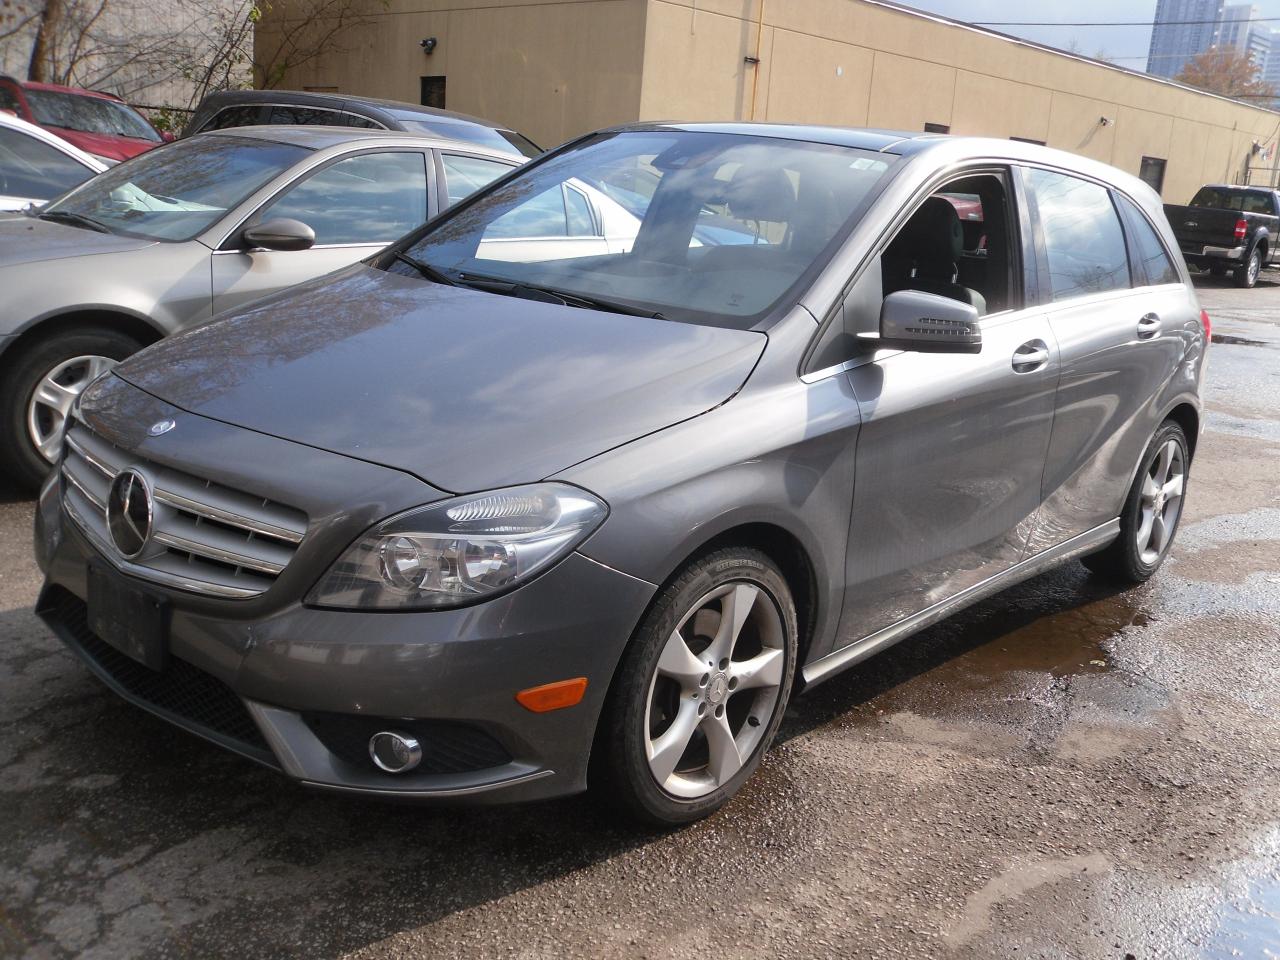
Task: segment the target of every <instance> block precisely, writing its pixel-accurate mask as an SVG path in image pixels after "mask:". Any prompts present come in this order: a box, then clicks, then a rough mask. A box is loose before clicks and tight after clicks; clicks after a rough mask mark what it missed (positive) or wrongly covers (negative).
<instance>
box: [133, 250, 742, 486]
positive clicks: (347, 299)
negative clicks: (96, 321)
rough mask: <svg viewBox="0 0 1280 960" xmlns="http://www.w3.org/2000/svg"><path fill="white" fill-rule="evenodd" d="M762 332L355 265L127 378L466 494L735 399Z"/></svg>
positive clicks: (160, 347)
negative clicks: (485, 290)
mask: <svg viewBox="0 0 1280 960" xmlns="http://www.w3.org/2000/svg"><path fill="white" fill-rule="evenodd" d="M765 342H766V338H765V336H764V335H763V334H760V333H752V332H747V331H740V330H726V329H718V328H713V327H706V326H696V325H692V324H684V323H673V322H668V321H663V320H655V319H649V318H645V317H629V316H621V315H617V314H608V313H601V312H597V311H594V310H584V309H577V308H571V307H563V306H559V305H557V304H548V303H540V302H535V301H531V300H521V299H515V298H512V297H504V296H499V295H496V294H491V293H483V292H479V291H475V290H468V289H464V288H460V287H446V286H439V285H437V284H433V283H428V282H425V281H422V280H418V279H411V278H407V277H402V276H397V275H395V274H389V273H385V272H383V271H380V270H374V269H372V268H369V267H365V266H363V265H357V266H355V267H352V268H350V269H347V270H344V271H342V272H340V273H337V274H334V275H331V276H330V277H328V278H325V279H322V280H317V281H313V282H310V283H306V284H303V285H301V286H298V287H295V288H293V289H292V290H290V291H288V292H286V293H283V294H277V295H275V296H272V297H268V298H266V299H264V300H259V301H257V302H256V303H255V304H253V305H252V306H251V307H248V308H245V309H244V310H242V311H239V312H237V313H234V314H231V315H229V316H225V317H223V318H222V319H219V320H217V321H215V322H213V323H210V324H207V325H205V326H203V327H200V328H197V329H195V330H192V331H190V332H188V333H186V334H183V335H181V336H178V337H173V338H171V339H169V340H166V341H163V342H161V343H159V344H157V345H156V346H154V347H151V348H150V349H148V350H145V351H143V352H142V353H140V354H137V355H136V356H134V357H133V358H131V359H130V360H128V361H127V362H125V363H124V364H122V365H120V366H119V367H117V368H116V373H117V375H118V376H120V377H122V378H123V379H125V380H127V381H128V382H129V383H132V384H133V385H135V386H137V387H139V388H140V389H142V390H145V391H147V392H148V393H151V394H153V395H154V396H156V397H159V398H160V399H162V400H165V401H167V402H168V403H170V404H173V405H174V406H176V407H179V408H180V409H183V410H187V411H190V412H192V413H196V414H199V415H201V416H205V417H210V418H212V419H215V420H221V421H223V422H226V423H231V424H235V425H238V426H242V427H247V428H249V429H252V430H256V431H259V432H261V433H266V434H271V435H273V436H277V437H281V438H284V439H288V440H293V441H296V442H299V443H305V444H308V445H310V446H313V447H319V448H321V449H325V450H330V451H333V452H336V453H341V454H345V455H348V456H352V457H358V458H360V459H362V460H367V461H371V462H373V463H378V464H383V465H386V466H391V467H396V468H398V469H401V470H405V471H407V472H409V473H412V474H414V475H416V476H417V477H419V478H421V479H423V480H425V481H427V482H428V483H430V484H432V485H433V486H436V487H439V488H441V489H444V490H449V491H468V490H479V489H484V488H486V487H497V486H503V485H507V484H514V483H524V482H528V481H533V480H539V479H542V478H544V477H548V476H551V475H552V474H554V473H556V472H558V471H560V470H563V469H564V468H566V467H569V466H571V465H573V464H575V463H578V462H580V461H582V460H585V459H587V458H589V457H592V456H595V455H596V454H599V453H602V452H604V451H605V450H608V449H610V448H612V447H615V446H617V445H619V444H623V443H626V442H628V441H630V440H634V439H635V438H637V437H640V436H643V435H644V434H646V433H651V432H653V431H655V430H660V429H662V428H663V427H666V426H669V425H671V424H673V423H676V422H678V421H680V420H685V419H688V418H690V417H694V416H697V415H698V414H700V413H703V412H705V411H706V410H709V409H711V408H712V407H715V406H717V405H719V404H721V403H723V402H724V401H725V400H727V399H728V398H729V397H731V396H733V394H734V393H735V392H736V391H737V390H738V389H739V388H740V387H741V385H742V384H743V382H744V381H745V380H746V378H747V376H748V375H749V374H750V372H751V370H752V368H753V367H754V366H755V363H756V361H757V359H758V358H759V356H760V354H761V352H762V351H763V349H764V345H765ZM249 468H250V469H251V467H249Z"/></svg>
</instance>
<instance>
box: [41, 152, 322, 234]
mask: <svg viewBox="0 0 1280 960" xmlns="http://www.w3.org/2000/svg"><path fill="white" fill-rule="evenodd" d="M309 152H310V151H309V150H307V149H306V148H304V147H297V146H292V145H290V144H284V143H272V142H271V141H268V140H259V139H257V138H251V137H230V136H222V135H218V136H205V137H192V138H191V139H189V140H179V141H177V142H176V143H171V144H167V145H165V146H162V147H157V148H156V149H154V150H151V151H148V152H147V153H144V154H142V155H141V156H139V157H136V158H134V159H133V160H129V161H126V162H125V163H122V164H120V165H119V166H116V167H113V168H112V169H110V170H108V171H107V172H106V173H103V174H101V175H99V176H97V177H94V178H93V179H92V180H90V181H89V182H87V183H85V184H83V185H82V186H81V187H79V188H78V189H76V190H73V191H72V192H71V193H68V194H67V195H66V196H65V197H63V198H62V199H60V200H58V201H56V202H54V203H51V204H50V205H49V206H47V207H45V208H44V210H43V211H41V214H40V215H41V216H42V217H45V218H47V219H55V218H56V219H62V220H65V221H69V220H72V219H74V220H78V221H80V222H82V223H85V224H88V225H94V226H96V227H97V228H98V229H101V230H104V231H106V232H109V233H118V234H122V235H125V236H133V237H144V238H146V239H148V240H190V239H192V238H193V237H195V236H197V235H198V234H200V233H202V232H203V231H205V230H206V229H208V228H209V227H210V226H211V225H212V224H213V223H215V222H216V221H217V220H218V219H219V218H220V217H222V216H223V215H224V214H225V213H226V212H227V211H228V210H230V209H232V208H233V207H236V206H238V205H239V204H241V203H242V202H244V200H245V199H246V198H247V197H248V196H249V195H250V194H252V193H254V192H255V191H256V190H258V189H259V188H261V187H262V186H263V185H264V184H266V183H267V182H268V181H270V180H271V179H273V178H274V177H276V176H278V175H279V174H280V173H281V172H283V171H284V170H287V169H288V168H289V167H291V166H293V165H294V164H296V163H297V162H298V161H299V160H301V159H302V158H303V157H305V156H306V155H307V154H308V153H309Z"/></svg>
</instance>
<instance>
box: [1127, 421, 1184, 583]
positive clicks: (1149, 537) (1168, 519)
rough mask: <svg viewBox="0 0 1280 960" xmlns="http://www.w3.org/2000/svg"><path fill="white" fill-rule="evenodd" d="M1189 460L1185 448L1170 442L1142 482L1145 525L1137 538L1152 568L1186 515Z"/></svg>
mask: <svg viewBox="0 0 1280 960" xmlns="http://www.w3.org/2000/svg"><path fill="white" fill-rule="evenodd" d="M1186 482H1187V470H1186V457H1185V455H1184V454H1183V451H1182V444H1180V443H1178V441H1177V440H1172V439H1170V440H1168V441H1166V442H1165V444H1164V446H1162V447H1161V448H1160V452H1159V453H1157V454H1156V456H1155V459H1154V460H1152V462H1151V466H1150V468H1148V470H1147V473H1146V476H1144V477H1143V478H1142V491H1141V493H1140V494H1139V503H1138V509H1139V510H1140V511H1141V521H1140V522H1139V524H1138V530H1137V533H1136V534H1135V539H1136V540H1137V546H1138V556H1139V557H1140V558H1141V559H1142V562H1143V563H1145V564H1147V565H1148V566H1150V565H1151V564H1154V563H1155V562H1156V561H1157V560H1159V559H1160V557H1161V555H1162V554H1163V553H1164V551H1165V549H1166V548H1167V547H1168V546H1169V541H1170V540H1171V539H1172V538H1173V531H1174V529H1175V528H1176V527H1177V525H1178V517H1179V515H1180V514H1181V513H1182V492H1183V490H1184V489H1185V488H1186Z"/></svg>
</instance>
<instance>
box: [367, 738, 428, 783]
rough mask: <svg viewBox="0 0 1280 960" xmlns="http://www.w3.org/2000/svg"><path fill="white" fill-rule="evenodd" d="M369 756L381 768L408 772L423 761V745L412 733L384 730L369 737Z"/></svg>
mask: <svg viewBox="0 0 1280 960" xmlns="http://www.w3.org/2000/svg"><path fill="white" fill-rule="evenodd" d="M369 756H370V757H372V758H373V762H374V763H375V764H377V766H378V769H379V770H385V771H387V773H406V772H408V771H409V770H412V769H413V768H414V767H416V766H417V765H418V764H419V763H421V762H422V745H421V744H420V743H418V738H417V737H415V736H412V735H411V734H408V733H398V732H397V731H395V730H383V731H380V732H379V733H375V734H374V735H373V736H372V737H370V738H369Z"/></svg>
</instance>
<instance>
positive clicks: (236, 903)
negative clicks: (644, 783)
mask: <svg viewBox="0 0 1280 960" xmlns="http://www.w3.org/2000/svg"><path fill="white" fill-rule="evenodd" d="M1084 609H1089V611H1090V612H1089V614H1088V616H1081V615H1080V611H1082V610H1084ZM1100 611H1101V612H1100ZM1135 615H1136V614H1135V607H1134V605H1133V602H1132V601H1131V600H1129V599H1126V595H1123V594H1120V595H1117V594H1116V592H1115V591H1114V590H1113V589H1111V588H1108V587H1106V586H1104V585H1102V584H1101V583H1099V582H1098V581H1096V580H1094V579H1092V578H1090V577H1089V576H1087V574H1085V572H1084V571H1083V568H1081V567H1080V566H1079V565H1076V564H1072V565H1069V566H1068V567H1066V568H1062V569H1060V570H1058V571H1054V572H1050V573H1049V574H1045V575H1043V576H1041V577H1038V578H1036V579H1034V580H1031V581H1028V582H1027V583H1025V584H1022V585H1020V586H1018V587H1016V588H1014V589H1013V590H1011V591H1009V592H1007V593H1005V594H1002V595H1000V596H997V597H995V598H992V599H990V600H987V601H984V602H983V603H980V604H978V605H976V606H974V607H972V608H970V609H969V610H968V611H965V612H964V613H962V614H961V615H959V616H958V617H956V618H953V619H952V620H950V621H946V622H943V623H941V624H939V625H937V626H934V627H932V628H930V629H929V630H927V631H925V632H924V633H922V634H919V635H917V636H916V637H914V638H909V639H908V640H907V641H905V642H904V643H902V644H901V645H899V646H898V647H896V648H894V649H892V650H890V651H887V652H885V653H883V654H881V655H880V656H878V657H875V658H873V659H872V660H870V661H867V662H866V663H864V664H862V665H860V666H858V667H855V668H854V669H853V670H851V671H849V672H847V673H845V674H843V675H840V676H838V677H835V678H833V679H832V680H830V681H828V682H827V683H825V684H823V685H822V686H820V687H818V688H816V689H815V691H814V692H813V693H811V694H808V695H805V696H801V697H798V698H796V699H795V700H794V701H793V704H792V706H791V708H790V709H789V711H788V714H787V717H786V720H785V722H784V725H783V729H782V731H781V734H780V738H779V742H780V743H788V742H790V741H795V740H797V738H803V737H805V736H806V735H808V734H810V733H812V732H814V731H815V730H816V729H817V728H819V727H821V726H823V725H824V724H828V723H831V722H834V721H842V722H843V721H845V720H849V719H852V720H853V721H854V722H856V720H857V717H858V716H859V714H860V713H861V714H865V713H866V712H868V711H872V712H873V711H874V706H875V704H876V703H877V700H878V698H881V697H883V696H884V695H885V694H886V693H889V692H890V691H893V690H894V689H895V688H897V687H899V686H901V685H904V684H909V683H911V682H912V681H915V680H917V679H918V678H921V677H925V676H926V675H927V679H926V682H927V683H928V684H929V685H930V686H931V687H932V688H936V690H937V691H938V693H937V695H939V696H943V697H947V696H951V695H952V694H950V693H948V690H949V688H954V696H956V697H960V698H963V697H965V696H968V695H969V694H970V693H971V692H972V676H973V674H974V673H975V671H976V673H977V674H998V673H999V672H1000V671H1001V670H1006V669H1008V668H1009V665H1008V664H1004V665H1002V660H1001V657H1002V656H1003V654H1002V653H1001V652H1000V651H1001V650H1002V649H1004V648H1003V647H1002V642H1003V641H1004V640H1006V639H1007V638H1009V637H1010V635H1011V634H1013V633H1015V632H1018V633H1019V636H1018V637H1017V642H1018V643H1019V644H1020V645H1021V646H1022V647H1023V648H1024V649H1022V650H1020V651H1018V654H1017V657H1016V659H1017V667H1018V669H1024V670H1025V669H1038V670H1042V671H1047V672H1051V673H1053V672H1058V671H1061V670H1068V671H1069V670H1071V669H1073V668H1074V666H1073V665H1077V664H1080V663H1086V662H1088V660H1089V658H1090V657H1091V656H1096V650H1097V648H1098V645H1099V644H1100V643H1102V642H1103V641H1104V640H1106V639H1107V637H1108V636H1110V635H1112V634H1114V632H1115V630H1116V629H1119V628H1121V627H1123V626H1124V624H1126V623H1128V622H1133V618H1134V616H1135ZM0 640H4V641H6V642H5V643H4V644H3V647H4V652H3V653H0V672H3V673H6V674H7V675H8V679H6V680H5V688H6V691H7V692H6V697H7V699H8V704H9V705H8V707H7V708H0V781H3V782H4V784H5V787H4V790H3V791H0V809H3V815H4V817H5V820H6V825H7V829H6V831H5V832H4V834H3V835H0V864H3V865H4V866H5V867H7V868H8V874H9V876H10V877H12V876H14V875H15V874H14V871H16V873H17V875H21V876H23V877H24V878H25V880H24V885H23V886H22V888H21V890H17V889H12V888H10V889H6V886H7V881H5V879H4V877H3V875H2V872H0V901H3V902H4V903H5V914H6V916H5V921H6V924H5V925H4V926H3V927H0V946H4V947H9V946H12V947H14V948H16V949H18V950H19V952H20V951H21V949H22V948H23V947H29V946H30V945H32V944H36V943H43V942H46V941H47V938H48V934H47V932H46V931H48V930H50V929H55V928H58V927H59V924H63V923H64V922H65V918H63V917H61V916H60V915H59V913H58V911H60V910H63V909H65V910H72V911H80V912H81V913H80V914H79V915H80V916H86V915H88V916H92V917H94V930H95V931H96V934H95V937H96V939H93V940H90V941H86V942H84V943H78V944H76V949H75V950H69V951H68V954H71V953H75V952H79V950H80V949H82V948H86V947H90V946H94V945H96V946H97V947H98V949H99V950H104V951H106V952H107V953H108V954H109V955H110V954H112V953H113V952H114V951H115V949H116V948H118V949H119V952H120V953H125V952H128V953H145V952H147V951H146V950H145V949H140V948H141V947H144V946H145V945H146V944H147V943H148V941H150V944H151V947H152V948H153V949H154V948H160V947H161V945H162V944H164V943H169V944H170V945H171V944H172V942H173V940H174V938H176V939H178V940H180V941H181V942H183V943H185V944H186V945H187V946H188V948H190V949H191V950H192V951H193V952H194V955H215V954H220V953H221V952H222V950H220V949H219V948H218V945H219V944H221V945H223V947H224V948H225V945H226V944H229V943H233V942H241V943H243V942H254V943H256V944H257V945H258V947H259V948H260V949H261V951H262V953H263V955H266V954H274V953H275V952H276V951H277V950H279V951H293V950H298V949H301V950H302V952H304V953H305V954H306V955H308V956H315V957H336V956H338V955H341V954H343V953H345V952H347V951H350V950H353V949H357V948H359V947H362V946H365V945H367V944H370V943H374V942H377V941H379V940H381V939H383V938H385V937H388V936H390V935H392V934H395V933H397V932H400V931H404V930H411V929H415V928H417V927H421V926H423V925H425V924H430V923H433V922H435V921H438V920H441V919H442V918H445V917H448V916H449V915H451V914H455V913H457V912H459V911H463V910H467V909H469V908H475V907H478V906H480V905H482V904H485V903H487V902H490V901H493V900H496V899H498V898H502V897H506V896H509V895H511V894H514V893H516V892H518V891H520V890H522V889H524V888H527V887H532V886H536V885H539V884H542V883H544V882H546V881H549V880H552V879H555V878H562V877H566V876H568V875H571V874H573V873H574V872H575V871H579V870H581V869H583V868H585V867H588V866H590V865H592V864H596V863H600V862H603V861H608V860H610V859H612V858H615V857H617V856H618V855H619V854H621V853H623V852H625V851H627V850H630V849H633V848H636V847H640V846H645V845H649V846H652V847H653V848H655V849H654V850H653V855H657V856H662V855H663V849H664V845H666V844H669V843H672V842H675V836H674V835H671V836H668V835H666V834H664V833H663V832H662V831H655V830H645V829H640V828H637V827H636V826H634V825H632V824H630V823H628V822H626V821H624V820H623V819H621V818H620V817H619V816H618V815H617V814H616V813H614V812H613V811H612V810H611V809H610V808H609V807H608V806H607V805H605V804H603V803H601V802H599V800H598V799H596V798H593V797H572V798H568V799H564V800H558V801H549V802H544V803H540V804H533V805H526V806H515V807H478V808H466V809H460V808H442V807H435V806H432V807H423V806H416V805H397V804H390V803H381V802H371V801H368V800H364V799H353V798H348V797H343V796H338V795H330V794H323V793H316V792H311V791H307V790H303V789H302V788H299V787H295V786H293V785H292V784H290V783H288V782H287V781H285V780H284V779H283V778H281V777H280V776H279V775H278V774H275V773H274V772H271V771H269V770H266V769H263V768H261V767H258V766H256V765H254V764H253V763H251V762H249V761H245V760H242V759H240V758H237V757H234V756H231V755H228V754H226V753H224V752H223V751H221V750H219V749H217V748H215V747H213V746H211V745H208V744H206V743H205V742H204V741H202V740H200V739H198V738H196V737H193V736H191V735H189V734H186V733H184V732H182V731H180V730H177V729H175V728H173V727H170V726H169V725H168V724H166V723H164V722H162V721H160V720H158V719H155V718H153V717H151V716H150V715H149V714H147V713H145V712H144V711H141V710H138V709H136V708H134V707H132V706H130V705H128V704H126V703H124V702H122V701H120V700H119V699H118V698H116V697H115V696H114V695H113V694H111V693H109V692H107V691H106V690H105V689H104V688H103V687H102V686H101V685H100V684H98V683H97V681H96V680H94V679H93V678H92V677H91V676H90V675H89V673H88V671H87V670H86V669H85V668H84V667H83V666H82V665H81V664H80V663H79V661H78V660H76V659H74V658H73V657H72V655H71V654H70V653H68V652H67V651H65V650H64V649H63V648H62V647H61V646H60V645H59V644H58V642H57V641H56V640H54V639H53V638H51V637H50V636H49V635H48V633H47V631H45V630H44V628H43V626H42V625H41V624H40V623H39V622H38V621H37V620H36V618H35V617H34V615H33V614H32V613H30V612H29V611H26V610H12V611H8V612H4V613H0ZM1041 646H1042V647H1043V650H1041V649H1040V647H1041ZM1027 647H1030V648H1031V649H1025V648H1027ZM979 654H981V656H980V658H979V661H975V660H974V657H975V656H977V655H979ZM931 695H933V694H931ZM778 769H779V766H778V765H777V764H771V763H770V762H768V761H767V762H766V764H765V766H764V768H763V769H762V771H761V773H762V774H763V775H758V776H757V777H756V778H755V780H754V781H753V782H752V783H750V784H748V786H747V787H746V789H745V790H744V791H743V794H742V796H741V797H739V798H738V799H737V800H736V801H735V802H734V803H733V804H731V805H730V806H729V807H728V808H727V809H726V810H725V811H723V812H722V813H720V814H718V815H717V816H715V817H713V818H711V819H710V820H709V821H706V822H704V823H701V824H697V825H694V826H692V827H689V828H686V831H685V833H686V834H692V836H691V837H689V836H685V837H683V838H682V840H683V841H684V842H693V843H700V842H702V840H700V839H699V835H705V839H706V842H709V843H720V842H722V840H723V835H724V834H726V833H729V834H731V835H733V836H734V837H735V838H737V840H739V841H741V842H743V843H745V844H750V843H751V842H752V841H753V839H755V840H759V841H760V842H761V844H762V845H761V846H760V847H759V849H765V848H766V847H767V846H768V844H767V843H764V841H765V840H766V839H769V838H770V836H771V834H776V832H777V831H778V830H779V829H782V827H781V826H780V824H779V823H778V822H777V821H778V819H779V814H778V809H779V800H778V798H777V797H772V796H770V794H771V793H774V792H777V791H785V790H786V789H787V788H788V781H787V777H786V776H785V774H779V773H778ZM793 826H794V827H795V828H796V829H803V826H802V825H793ZM752 835H757V836H756V837H755V838H753V837H752ZM748 849H752V847H750V846H748ZM303 891H305V896H299V894H300V893H302V892H303ZM139 911H141V912H139ZM148 911H150V912H151V913H154V915H155V916H156V917H157V918H158V919H157V920H156V926H155V929H153V930H151V931H150V933H148V930H147V929H146V923H145V922H144V923H143V924H142V927H141V928H139V919H138V918H139V917H145V916H146V915H147V912H148ZM175 916H182V917H184V918H188V919H189V922H188V920H184V921H183V922H182V929H181V930H180V931H175V930H173V929H171V928H170V927H171V924H172V922H173V921H172V918H173V917H175ZM117 921H119V925H121V926H127V927H128V930H129V934H128V936H129V938H130V939H129V941H128V942H127V943H119V944H114V945H113V943H112V937H113V935H114V934H113V931H114V930H116V929H117ZM9 940H12V941H13V942H12V943H9ZM64 943H65V941H64ZM126 948H127V949H126ZM0 952H7V951H3V950H0Z"/></svg>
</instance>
